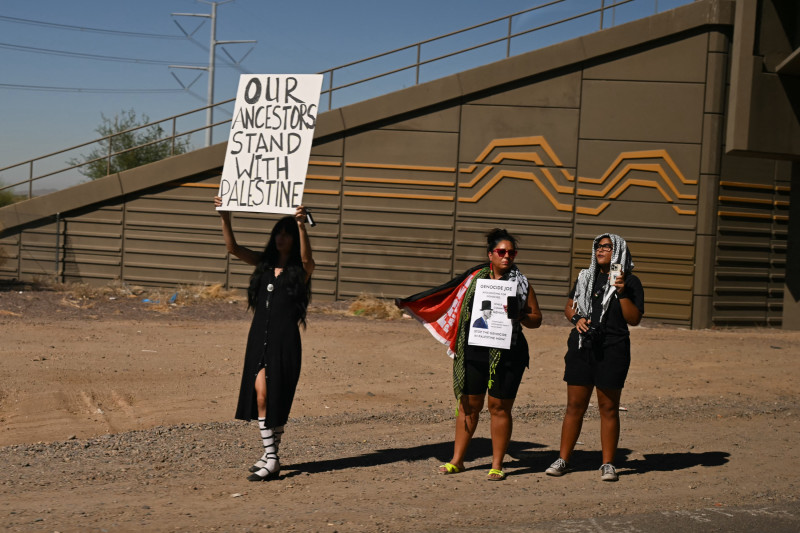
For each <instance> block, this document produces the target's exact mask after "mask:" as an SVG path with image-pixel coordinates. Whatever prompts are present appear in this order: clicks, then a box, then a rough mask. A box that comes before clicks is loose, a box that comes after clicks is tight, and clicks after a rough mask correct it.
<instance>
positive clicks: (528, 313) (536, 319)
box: [520, 284, 542, 329]
mask: <svg viewBox="0 0 800 533" xmlns="http://www.w3.org/2000/svg"><path fill="white" fill-rule="evenodd" d="M520 322H521V323H522V325H523V326H525V327H526V328H531V329H534V328H538V327H539V326H541V325H542V311H541V310H540V309H539V301H538V300H537V299H536V293H535V292H533V286H531V285H530V284H529V285H528V305H526V306H525V309H523V310H522V314H521V316H520Z"/></svg>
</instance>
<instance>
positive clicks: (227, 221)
mask: <svg viewBox="0 0 800 533" xmlns="http://www.w3.org/2000/svg"><path fill="white" fill-rule="evenodd" d="M221 205H222V198H220V197H219V196H215V197H214V206H215V207H219V206H221ZM217 213H219V218H220V219H221V220H222V236H223V237H224V238H225V248H226V249H227V250H228V253H229V254H233V255H234V256H236V257H238V258H239V259H241V260H242V261H244V262H245V263H247V264H248V265H253V266H255V265H256V264H257V263H258V258H259V257H260V254H258V253H257V252H254V251H253V250H251V249H250V248H246V247H244V246H240V245H239V244H238V243H237V242H236V237H235V236H234V235H233V228H232V227H231V212H230V211H217Z"/></svg>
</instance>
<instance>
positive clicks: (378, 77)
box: [0, 0, 693, 198]
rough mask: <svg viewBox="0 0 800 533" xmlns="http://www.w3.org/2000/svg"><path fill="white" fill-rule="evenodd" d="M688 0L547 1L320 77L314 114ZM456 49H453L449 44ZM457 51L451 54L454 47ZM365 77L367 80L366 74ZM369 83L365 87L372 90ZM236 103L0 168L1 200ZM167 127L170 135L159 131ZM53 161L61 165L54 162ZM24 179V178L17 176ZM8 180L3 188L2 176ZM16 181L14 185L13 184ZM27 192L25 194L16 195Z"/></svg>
mask: <svg viewBox="0 0 800 533" xmlns="http://www.w3.org/2000/svg"><path fill="white" fill-rule="evenodd" d="M692 1H693V0H550V1H545V2H542V3H540V4H539V5H536V6H534V7H531V8H529V9H525V10H523V11H518V12H516V13H513V14H511V15H507V16H504V17H500V18H496V19H493V20H490V21H487V22H483V23H481V24H477V25H474V26H470V27H468V28H464V29H461V30H457V31H454V32H450V33H447V34H444V35H440V36H438V37H434V38H432V39H428V40H425V41H420V42H418V43H416V44H412V45H408V46H404V47H401V48H397V49H395V50H390V51H388V52H383V53H381V54H376V55H373V56H370V57H367V58H364V59H361V60H358V61H353V62H351V63H346V64H344V65H340V66H338V67H334V68H331V69H328V70H325V71H323V72H321V73H320V74H323V76H324V77H323V80H324V81H323V90H322V96H321V98H320V100H321V102H320V110H321V111H328V110H331V109H335V108H337V107H341V106H344V105H348V104H350V103H354V102H357V101H361V100H365V99H367V98H372V97H375V96H379V95H381V94H386V93H388V92H392V91H395V90H399V89H402V88H404V87H407V86H409V85H416V84H419V83H424V82H426V81H430V80H433V79H437V78H440V77H443V76H446V75H448V74H451V73H455V72H459V71H462V70H465V69H467V68H472V67H475V66H479V65H481V64H488V63H490V62H493V61H498V60H500V59H503V58H507V57H511V56H513V55H518V54H520V53H523V52H527V51H530V50H533V49H537V48H541V47H543V46H547V45H550V44H555V43H557V42H562V41H565V40H568V39H571V38H575V37H579V36H581V35H586V34H588V33H592V32H594V31H598V30H602V29H605V28H608V27H611V26H614V25H617V24H620V23H624V22H629V21H631V20H636V19H638V18H643V17H645V16H649V15H652V14H655V13H658V12H660V11H664V10H667V9H671V8H674V7H677V6H680V5H683V4H687V3H690V2H692ZM450 43H454V44H450ZM454 47H455V48H454ZM365 72H366V73H365ZM370 84H371V87H370ZM234 100H235V98H230V99H227V100H224V101H221V102H218V103H216V104H213V105H211V106H205V107H201V108H198V109H193V110H191V111H187V112H185V113H181V114H178V115H173V116H171V117H167V118H165V119H161V120H158V121H153V122H149V123H148V124H144V125H142V126H138V127H136V128H131V129H129V130H126V131H123V132H117V133H114V134H112V135H109V136H105V137H102V138H99V139H95V140H92V141H89V142H85V143H82V144H78V145H75V146H71V147H69V148H65V149H63V150H58V151H56V152H52V153H49V154H46V155H43V156H39V157H36V158H33V159H30V160H27V161H23V162H21V163H16V164H14V165H10V166H7V167H4V168H0V195H1V194H3V192H4V191H13V192H15V194H17V195H18V196H24V197H27V198H32V197H33V196H34V183H35V182H38V181H40V180H43V179H46V178H54V177H57V176H73V177H74V176H75V175H76V174H77V173H80V172H81V170H82V169H84V168H85V167H86V166H87V165H91V164H95V163H97V162H99V161H101V160H104V161H106V169H107V170H109V171H111V169H112V168H114V167H115V164H114V162H115V160H116V159H118V158H121V157H122V156H124V155H125V154H128V153H130V152H132V151H136V150H141V149H143V148H146V147H148V146H151V145H155V144H159V143H169V145H170V147H171V148H170V150H169V151H168V153H167V155H172V154H174V149H175V146H176V143H180V142H186V143H188V139H189V138H190V136H191V135H192V134H193V133H197V132H200V131H206V130H208V129H211V128H216V127H219V126H222V125H225V124H227V123H228V122H230V119H225V120H221V121H219V122H215V123H213V124H203V125H201V126H189V127H180V128H179V122H181V121H183V122H190V123H191V122H195V123H196V122H197V121H198V117H199V116H201V115H202V114H206V112H207V110H208V109H209V108H212V109H214V110H217V109H220V110H224V111H226V112H228V114H232V112H231V110H230V107H231V106H232V103H233V102H234ZM164 124H169V127H168V128H164V127H163V126H162V125H164ZM154 127H155V128H161V131H164V132H165V135H164V137H163V138H158V139H156V140H151V141H148V142H147V143H144V144H141V145H137V146H130V147H126V148H124V149H122V150H117V151H115V150H114V146H115V142H114V141H115V139H116V138H119V137H121V136H123V135H131V134H135V133H136V132H138V131H140V130H145V129H147V128H154ZM91 147H94V151H93V152H92V153H95V154H96V153H98V150H102V151H103V155H102V156H101V157H95V158H92V159H87V158H86V156H85V155H83V159H82V160H81V161H76V158H75V157H73V158H72V159H71V160H69V161H67V162H66V163H65V162H64V161H63V158H65V157H68V156H69V154H77V153H79V151H81V150H87V149H91ZM59 158H61V159H60V160H59ZM23 175H24V177H22V176H23ZM8 176H11V177H12V178H11V179H12V181H11V183H9V184H7V185H3V182H4V181H6V179H7V177H8ZM15 180H16V181H15ZM22 189H25V191H24V193H21V190H22Z"/></svg>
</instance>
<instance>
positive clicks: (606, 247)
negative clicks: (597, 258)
mask: <svg viewBox="0 0 800 533" xmlns="http://www.w3.org/2000/svg"><path fill="white" fill-rule="evenodd" d="M613 249H614V246H612V245H611V244H598V245H597V248H595V250H605V251H606V252H610V251H611V250H613Z"/></svg>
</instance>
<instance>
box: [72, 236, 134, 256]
mask: <svg viewBox="0 0 800 533" xmlns="http://www.w3.org/2000/svg"><path fill="white" fill-rule="evenodd" d="M62 245H63V246H64V248H66V249H71V250H94V251H98V252H99V251H103V252H113V253H115V254H119V253H120V252H121V250H122V243H121V240H120V239H119V238H108V237H105V236H97V235H81V234H77V233H75V232H70V233H69V234H68V235H66V236H64V237H62Z"/></svg>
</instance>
